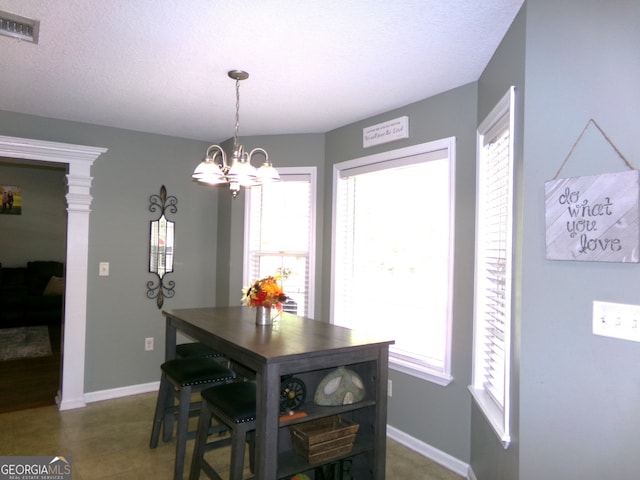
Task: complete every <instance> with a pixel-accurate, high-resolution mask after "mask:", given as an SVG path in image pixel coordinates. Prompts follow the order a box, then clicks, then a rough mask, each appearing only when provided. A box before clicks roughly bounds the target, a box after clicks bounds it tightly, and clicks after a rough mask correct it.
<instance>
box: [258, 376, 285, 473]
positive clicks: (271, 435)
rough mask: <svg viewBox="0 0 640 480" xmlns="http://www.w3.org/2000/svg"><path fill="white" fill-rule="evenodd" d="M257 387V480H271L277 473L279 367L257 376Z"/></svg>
mask: <svg viewBox="0 0 640 480" xmlns="http://www.w3.org/2000/svg"><path fill="white" fill-rule="evenodd" d="M256 384H257V392H256V395H257V398H256V472H255V473H256V480H272V479H274V478H277V471H278V427H279V423H278V412H279V402H280V369H279V366H278V365H268V364H267V365H266V366H265V370H264V371H262V372H256Z"/></svg>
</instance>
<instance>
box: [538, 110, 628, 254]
mask: <svg viewBox="0 0 640 480" xmlns="http://www.w3.org/2000/svg"><path fill="white" fill-rule="evenodd" d="M590 125H594V126H595V127H596V128H597V129H598V130H599V131H600V133H601V134H602V135H603V136H604V138H605V139H606V140H607V142H609V144H610V145H611V146H612V147H613V149H614V150H615V151H616V153H617V154H618V155H619V156H620V158H622V160H623V161H624V162H625V164H626V165H627V167H629V169H630V171H628V172H619V173H606V174H602V175H593V176H585V177H572V178H561V179H558V176H559V175H560V172H561V171H562V168H563V167H564V165H565V164H566V163H567V161H568V160H569V157H570V156H571V154H572V153H573V150H574V149H575V147H576V145H577V144H578V143H579V142H580V139H581V138H582V136H583V135H584V133H585V131H586V130H587V128H588V127H589V126H590ZM639 179H640V172H638V170H635V169H634V168H633V167H632V165H631V164H630V163H629V162H628V161H627V159H626V158H624V156H623V155H622V154H621V153H620V151H619V150H618V149H617V148H616V146H615V145H613V143H612V142H611V141H610V140H609V138H608V137H607V136H606V134H605V133H604V131H603V130H602V129H601V128H600V126H599V125H598V124H597V123H596V122H595V121H594V120H593V119H590V120H589V122H587V125H586V126H585V128H584V129H583V131H582V133H581V134H580V137H579V138H578V140H577V141H576V143H575V144H574V145H573V147H572V149H571V151H570V152H569V154H568V155H567V157H566V158H565V160H564V162H563V163H562V165H561V166H560V169H559V170H558V173H556V176H555V177H554V179H553V180H551V181H548V182H546V183H545V220H546V253H547V259H549V260H574V261H586V262H618V263H638V262H639V261H640V258H639V254H640V252H639V246H640V230H639V227H638V219H639V217H638V211H639V199H640V181H639Z"/></svg>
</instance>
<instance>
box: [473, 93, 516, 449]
mask: <svg viewBox="0 0 640 480" xmlns="http://www.w3.org/2000/svg"><path fill="white" fill-rule="evenodd" d="M514 96H515V89H514V87H511V89H510V90H509V92H508V93H507V94H506V95H505V97H504V98H503V99H502V100H501V101H500V102H499V103H498V105H496V106H495V107H494V109H493V110H492V111H491V113H490V114H489V115H488V116H487V118H486V119H485V120H484V121H483V122H482V123H481V124H480V126H479V127H478V134H477V139H478V140H477V141H478V145H477V149H478V152H477V175H478V177H477V190H476V259H475V261H476V266H475V294H474V318H473V322H474V351H473V384H472V385H471V387H470V390H471V393H472V395H473V398H474V399H475V400H476V402H477V403H478V406H479V407H480V409H481V410H482V411H483V412H484V414H485V415H486V417H487V419H488V421H489V423H490V424H491V426H492V428H493V429H494V431H495V432H496V434H497V435H498V437H499V438H500V440H501V441H502V443H503V445H504V447H505V448H506V447H508V445H509V442H510V433H509V432H510V429H509V412H510V381H509V380H510V364H511V322H512V315H513V312H512V308H511V298H512V282H513V278H512V271H513V261H512V251H513V245H512V244H513V198H514V197H513V189H514V188H513V180H514V168H513V122H514V109H513V102H514Z"/></svg>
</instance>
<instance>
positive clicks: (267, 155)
mask: <svg viewBox="0 0 640 480" xmlns="http://www.w3.org/2000/svg"><path fill="white" fill-rule="evenodd" d="M254 153H261V154H263V155H264V164H265V165H271V162H269V154H268V153H267V151H266V150H265V149H264V148H260V147H257V148H254V149H253V150H251V151H250V152H249V157H248V159H249V163H251V159H252V158H253V154H254Z"/></svg>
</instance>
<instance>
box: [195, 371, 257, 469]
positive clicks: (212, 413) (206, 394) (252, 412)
mask: <svg viewBox="0 0 640 480" xmlns="http://www.w3.org/2000/svg"><path fill="white" fill-rule="evenodd" d="M201 396H202V408H201V409H200V419H199V421H198V431H197V434H196V443H195V446H194V447H193V459H192V461H191V472H190V475H189V480H198V479H199V478H200V472H201V471H204V472H205V474H206V475H207V476H208V477H209V478H211V479H213V480H222V479H221V477H220V475H219V474H218V472H216V471H215V470H214V468H213V467H212V466H211V464H209V463H208V462H207V461H206V460H205V458H204V454H205V452H207V451H209V450H212V449H214V448H220V447H223V446H226V445H229V443H231V466H230V470H229V480H241V479H242V471H243V469H244V452H245V443H246V442H247V441H248V442H249V462H250V469H251V471H252V472H253V466H254V465H253V462H254V457H255V455H254V441H253V433H254V431H255V429H256V422H255V420H256V384H255V382H236V383H229V384H226V385H220V386H216V387H211V388H207V389H206V390H204V391H203V392H202V393H201ZM212 417H215V418H216V419H217V420H218V421H220V422H222V423H223V424H225V425H226V426H227V427H228V428H229V429H230V430H231V438H224V439H218V440H214V441H211V442H207V437H208V435H209V430H210V427H211V418H212ZM248 435H249V438H248Z"/></svg>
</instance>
